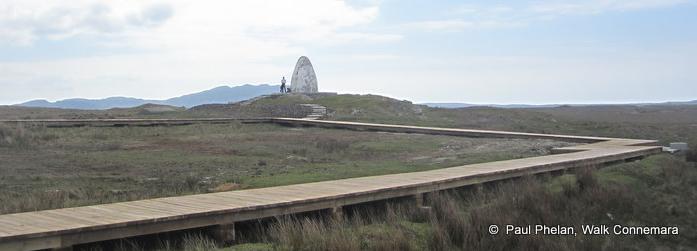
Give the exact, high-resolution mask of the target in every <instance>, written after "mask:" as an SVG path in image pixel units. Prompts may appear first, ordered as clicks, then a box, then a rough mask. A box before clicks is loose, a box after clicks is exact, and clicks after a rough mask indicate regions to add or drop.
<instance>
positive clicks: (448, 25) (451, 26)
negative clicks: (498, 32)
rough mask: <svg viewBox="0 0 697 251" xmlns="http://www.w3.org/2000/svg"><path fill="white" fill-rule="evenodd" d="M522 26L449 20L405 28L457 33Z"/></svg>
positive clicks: (426, 22)
mask: <svg viewBox="0 0 697 251" xmlns="http://www.w3.org/2000/svg"><path fill="white" fill-rule="evenodd" d="M524 25H526V24H525V23H523V22H514V21H506V20H481V21H466V20H463V19H450V20H429V21H421V22H413V23H409V24H407V25H406V27H408V28H413V29H418V30H422V31H444V32H458V31H462V30H470V29H493V28H511V27H520V26H524Z"/></svg>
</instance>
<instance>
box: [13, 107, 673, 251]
mask: <svg viewBox="0 0 697 251" xmlns="http://www.w3.org/2000/svg"><path fill="white" fill-rule="evenodd" d="M34 122H35V123H39V122H40V121H34ZM139 122H143V121H139ZM255 122H273V123H283V124H295V125H306V126H324V127H332V128H344V129H353V130H374V131H391V132H405V133H429V134H445V135H456V136H470V137H506V138H544V139H556V140H565V141H574V142H582V143H586V144H583V145H577V146H573V147H568V148H562V149H556V152H559V153H561V154H555V155H547V156H539V157H532V158H526V159H515V160H505V161H497V162H489V163H482V164H473V165H465V166H457V167H451V168H444V169H438V170H432V171H424V172H413V173H402V174H391V175H381V176H372V177H362V178H351V179H342V180H334V181H324V182H316V183H306V184H298V185H289V186H279V187H270V188H261V189H250V190H241V191H232V192H221V193H210V194H200V195H191V196H179V197H168V198H159V199H150V200H140V201H132V202H123V203H113V204H104V205H96V206H87V207H76V208H65V209H56V210H46V211H37V212H27V213H18V214H7V215H0V250H36V249H46V248H62V247H71V246H73V245H76V244H81V243H89V242H95V241H103V240H110V239H118V238H125V237H131V236H138V235H146V234H152V233H161V232H168V231H174V230H182V229H190V228H197V227H207V226H211V227H214V228H216V229H218V231H219V232H223V233H225V232H227V233H228V234H229V235H231V233H233V231H234V223H235V222H240V221H245V220H250V219H260V218H265V217H272V216H279V215H285V214H293V213H299V212H307V211H315V210H322V209H334V210H340V209H341V207H342V206H345V205H352V204H357V203H363V202H369V201H376V200H384V199H389V198H396V197H404V196H420V195H421V194H424V193H428V192H433V191H439V190H444V189H450V188H456V187H462V186H466V185H471V184H477V183H482V182H487V181H494V180H501V179H506V178H511V177H518V176H523V175H526V174H534V173H542V172H550V171H555V170H561V169H567V168H574V167H580V166H593V165H601V164H604V163H611V162H615V161H621V160H626V159H632V158H637V157H642V156H645V155H649V154H654V153H658V152H660V147H656V146H651V145H652V144H655V141H652V140H633V139H614V138H601V137H578V136H565V135H547V134H530V133H515V132H499V131H486V130H465V129H448V128H430V127H414V126H398V125H382V124H366V123H354V122H333V121H319V120H303V119H282V118H276V119H265V120H257V121H255Z"/></svg>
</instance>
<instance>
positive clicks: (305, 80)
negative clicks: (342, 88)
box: [290, 56, 318, 93]
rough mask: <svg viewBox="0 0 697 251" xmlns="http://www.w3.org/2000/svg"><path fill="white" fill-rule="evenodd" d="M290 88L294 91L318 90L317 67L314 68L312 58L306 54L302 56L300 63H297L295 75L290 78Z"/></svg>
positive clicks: (314, 91)
mask: <svg viewBox="0 0 697 251" xmlns="http://www.w3.org/2000/svg"><path fill="white" fill-rule="evenodd" d="M290 90H291V92H294V93H298V92H301V93H316V92H318V90H317V76H316V75H315V69H313V68H312V63H310V59H309V58H307V57H306V56H302V57H300V59H298V63H297V64H295V70H294V71H293V77H292V78H291V79H290Z"/></svg>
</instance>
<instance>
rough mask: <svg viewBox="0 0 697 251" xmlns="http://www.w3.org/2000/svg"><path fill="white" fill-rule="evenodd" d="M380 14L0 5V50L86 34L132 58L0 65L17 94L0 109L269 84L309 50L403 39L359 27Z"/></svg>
mask: <svg viewBox="0 0 697 251" xmlns="http://www.w3.org/2000/svg"><path fill="white" fill-rule="evenodd" d="M378 14H379V8H378V7H377V6H376V5H373V4H371V3H369V2H365V3H363V4H361V7H355V6H352V5H349V4H348V3H346V2H345V1H339V0H295V1H285V0H265V1H260V0H235V1H222V0H221V1H184V0H174V1H166V2H161V1H140V0H124V1H106V0H102V1H91V0H74V1H34V0H9V1H1V2H0V46H3V45H2V42H5V45H6V46H7V45H8V43H9V44H12V45H14V46H16V45H21V46H33V45H35V44H37V41H40V40H42V39H50V40H54V41H61V40H63V39H65V38H70V37H79V36H90V37H91V38H95V39H96V40H97V43H98V44H99V46H102V48H100V49H104V50H108V49H109V48H111V47H119V48H130V49H134V50H135V51H137V53H127V54H117V55H114V54H107V55H106V56H105V55H103V54H100V55H101V56H87V57H80V58H62V59H57V60H42V61H38V60H37V61H30V62H21V63H20V62H4V63H3V62H1V61H0V86H3V87H10V88H12V89H15V90H14V91H13V92H12V93H13V94H14V95H13V94H10V93H5V94H4V95H0V103H6V102H18V101H21V100H26V99H30V98H37V97H43V98H49V99H57V98H65V97H70V96H82V97H90V98H97V97H104V96H111V95H127V96H139V97H145V98H164V97H169V96H174V95H180V94H182V93H187V92H192V91H198V90H202V89H206V88H210V87H211V85H215V84H224V83H234V84H242V83H269V82H276V81H277V79H276V78H280V76H281V75H282V74H286V75H289V73H288V72H287V71H290V70H292V65H293V64H294V63H295V62H294V60H295V59H297V57H298V56H300V55H303V54H306V53H307V49H306V48H308V47H309V46H312V45H318V46H336V45H346V44H354V43H369V44H370V43H389V42H394V41H398V40H400V39H402V37H401V35H398V34H386V33H371V32H365V31H362V30H361V29H360V27H361V26H362V25H366V24H370V23H371V22H373V21H374V20H375V19H376V18H377V16H378ZM309 56H312V55H309ZM279 65H280V66H279ZM48 79H53V80H60V81H57V82H60V83H69V85H70V86H71V88H62V89H61V91H57V89H56V88H44V87H45V86H46V85H42V84H40V83H41V82H42V81H45V80H48ZM61 86H64V85H63V84H61ZM8 95H12V96H8Z"/></svg>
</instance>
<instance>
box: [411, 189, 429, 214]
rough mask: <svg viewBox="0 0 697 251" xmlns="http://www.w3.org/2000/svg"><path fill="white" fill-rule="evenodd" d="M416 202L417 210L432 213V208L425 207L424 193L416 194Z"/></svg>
mask: <svg viewBox="0 0 697 251" xmlns="http://www.w3.org/2000/svg"><path fill="white" fill-rule="evenodd" d="M414 202H415V203H416V208H418V209H420V210H422V211H424V212H430V211H431V207H429V206H426V205H425V202H424V194H423V193H418V194H415V195H414Z"/></svg>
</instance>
